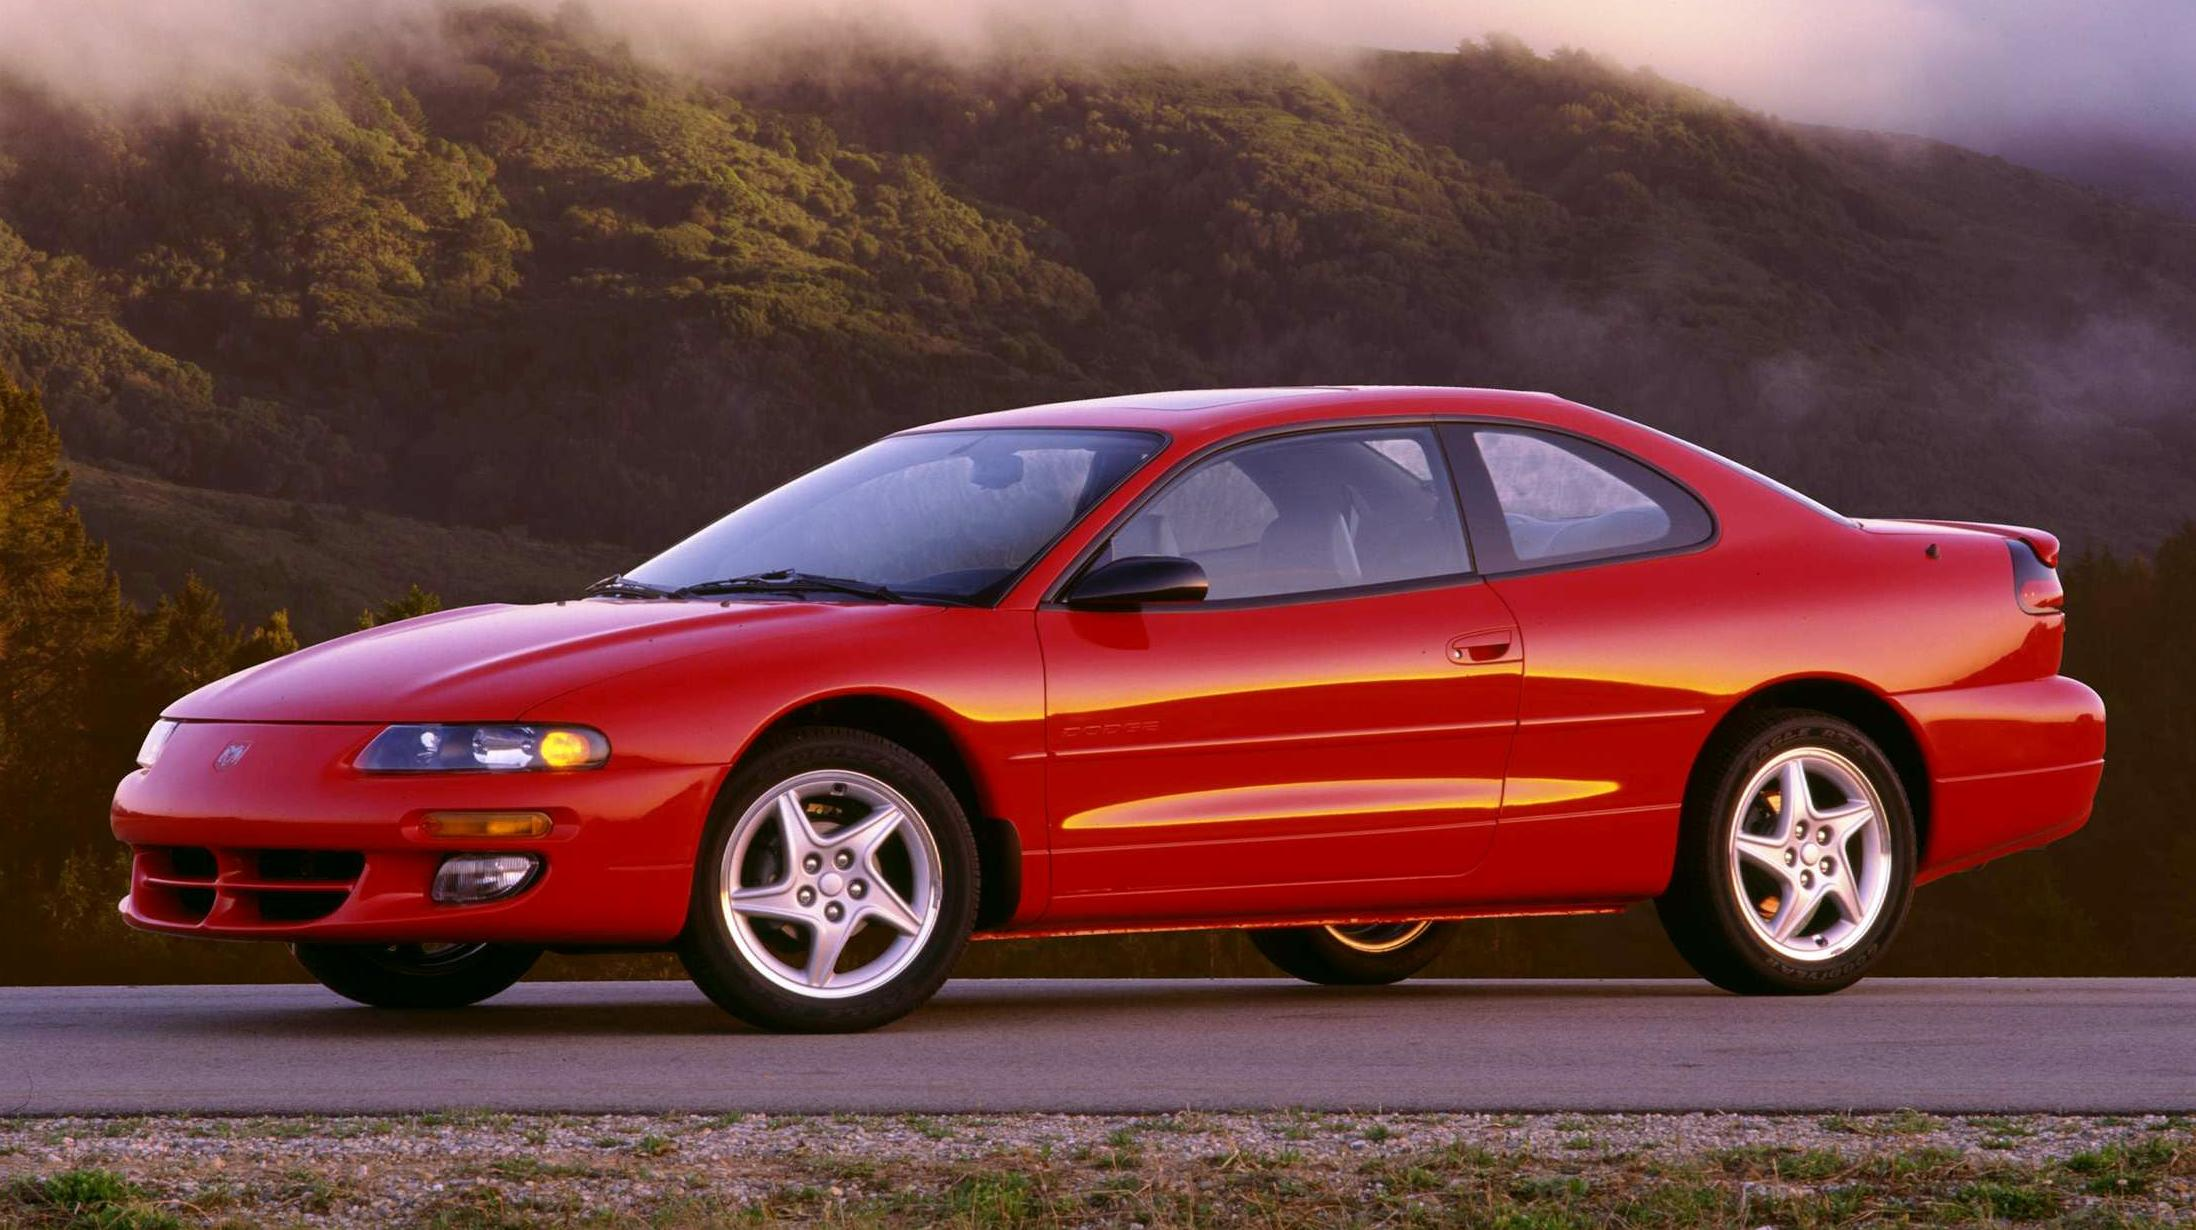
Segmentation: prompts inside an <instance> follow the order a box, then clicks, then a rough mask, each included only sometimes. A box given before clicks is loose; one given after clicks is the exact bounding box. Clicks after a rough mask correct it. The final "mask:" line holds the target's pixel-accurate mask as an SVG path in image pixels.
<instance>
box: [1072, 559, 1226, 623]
mask: <svg viewBox="0 0 2196 1230" xmlns="http://www.w3.org/2000/svg"><path fill="white" fill-rule="evenodd" d="M1205 589H1206V582H1205V570H1204V569H1203V568H1200V567H1198V566H1197V563H1196V561H1194V560H1186V559H1183V558H1181V557H1180V556H1175V555H1131V556H1129V557H1128V558H1127V559H1117V560H1114V561H1113V562H1112V563H1109V564H1104V565H1101V566H1099V567H1097V568H1094V569H1092V570H1090V571H1089V572H1086V573H1084V574H1083V578H1082V579H1081V580H1079V581H1077V582H1076V583H1075V587H1074V588H1073V589H1070V590H1069V591H1068V593H1067V604H1068V605H1069V606H1071V607H1074V608H1076V609H1078V610H1093V611H1116V610H1124V609H1126V608H1129V607H1135V606H1141V605H1143V604H1144V603H1147V602H1197V601H1199V600H1201V599H1203V598H1204V596H1205Z"/></svg>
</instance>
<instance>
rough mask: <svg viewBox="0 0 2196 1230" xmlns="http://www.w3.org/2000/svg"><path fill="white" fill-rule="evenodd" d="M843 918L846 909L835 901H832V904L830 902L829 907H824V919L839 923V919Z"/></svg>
mask: <svg viewBox="0 0 2196 1230" xmlns="http://www.w3.org/2000/svg"><path fill="white" fill-rule="evenodd" d="M845 916H846V907H845V906H843V905H840V904H839V903H838V902H836V901H834V902H832V903H830V904H829V905H826V906H825V907H824V917H825V918H828V919H830V920H831V921H832V922H837V921H839V919H841V918H843V917H845Z"/></svg>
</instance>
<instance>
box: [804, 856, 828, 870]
mask: <svg viewBox="0 0 2196 1230" xmlns="http://www.w3.org/2000/svg"><path fill="white" fill-rule="evenodd" d="M823 865H824V861H823V860H822V859H821V858H818V857H817V856H815V855H813V854H811V855H809V856H808V857H807V858H804V859H802V860H801V866H802V867H803V868H804V869H806V870H808V871H822V870H823Z"/></svg>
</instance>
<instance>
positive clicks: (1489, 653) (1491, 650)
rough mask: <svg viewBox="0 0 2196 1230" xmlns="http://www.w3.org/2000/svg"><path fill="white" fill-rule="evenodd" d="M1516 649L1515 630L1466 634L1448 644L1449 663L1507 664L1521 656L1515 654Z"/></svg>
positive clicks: (1504, 629)
mask: <svg viewBox="0 0 2196 1230" xmlns="http://www.w3.org/2000/svg"><path fill="white" fill-rule="evenodd" d="M1516 647H1517V629H1515V628H1488V629H1486V630H1484V631H1481V632H1467V633H1465V634H1464V635H1462V636H1460V637H1457V638H1456V639H1455V640H1453V641H1450V642H1449V661H1451V662H1454V663H1456V664H1457V665H1459V666H1470V665H1474V664H1476V663H1485V662H1509V661H1513V660H1515V659H1516V658H1518V657H1520V656H1521V655H1520V654H1518V653H1517V652H1515V650H1516Z"/></svg>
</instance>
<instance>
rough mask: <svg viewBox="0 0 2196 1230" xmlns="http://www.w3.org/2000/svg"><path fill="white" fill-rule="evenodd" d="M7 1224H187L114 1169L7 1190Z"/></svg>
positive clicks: (78, 1229) (90, 1227)
mask: <svg viewBox="0 0 2196 1230" xmlns="http://www.w3.org/2000/svg"><path fill="white" fill-rule="evenodd" d="M5 1192H6V1195H5V1200H6V1204H5V1205H4V1206H0V1211H5V1212H7V1213H8V1214H10V1216H8V1217H7V1219H6V1224H10V1225H23V1226H60V1227H66V1228H67V1230H169V1228H170V1227H177V1226H181V1225H182V1224H183V1223H182V1222H181V1221H180V1220H178V1219H177V1217H176V1216H175V1215H174V1214H173V1213H170V1212H168V1211H167V1210H165V1209H163V1208H161V1207H159V1206H158V1205H157V1204H155V1203H153V1201H152V1198H151V1197H150V1196H149V1195H147V1194H146V1192H145V1190H144V1189H143V1188H141V1187H139V1186H138V1185H136V1184H135V1183H132V1182H130V1181H129V1180H127V1179H124V1178H123V1177H122V1176H121V1175H118V1174H115V1173H114V1172H113V1171H110V1170H64V1171H62V1172H60V1173H59V1174H55V1175H49V1176H47V1177H45V1178H25V1179H17V1180H15V1181H14V1182H12V1183H10V1184H8V1185H7V1188H6V1189H5Z"/></svg>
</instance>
